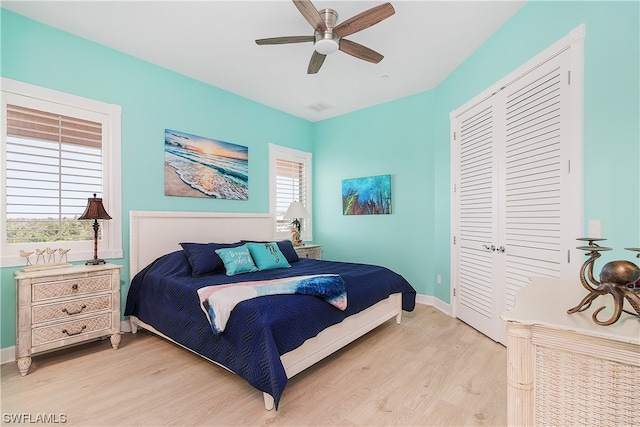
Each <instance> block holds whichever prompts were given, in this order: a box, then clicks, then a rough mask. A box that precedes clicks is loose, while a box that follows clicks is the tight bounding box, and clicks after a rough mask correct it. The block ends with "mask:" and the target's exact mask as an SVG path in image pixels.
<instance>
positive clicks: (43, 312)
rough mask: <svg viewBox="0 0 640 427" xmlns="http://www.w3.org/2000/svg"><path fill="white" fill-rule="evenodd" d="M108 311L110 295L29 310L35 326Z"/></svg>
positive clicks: (38, 306)
mask: <svg viewBox="0 0 640 427" xmlns="http://www.w3.org/2000/svg"><path fill="white" fill-rule="evenodd" d="M110 309H111V294H105V295H100V296H97V297H92V298H76V299H72V300H68V301H64V302H60V303H56V304H47V305H34V306H33V307H32V310H31V322H32V323H33V324H37V323H42V322H47V321H50V320H57V319H65V318H73V317H77V316H79V315H85V314H89V313H94V312H97V311H102V310H110Z"/></svg>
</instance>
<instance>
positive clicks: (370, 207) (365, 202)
mask: <svg viewBox="0 0 640 427" xmlns="http://www.w3.org/2000/svg"><path fill="white" fill-rule="evenodd" d="M342 213H343V214H344V215H375V214H390V213H391V175H378V176H369V177H365V178H352V179H343V180H342Z"/></svg>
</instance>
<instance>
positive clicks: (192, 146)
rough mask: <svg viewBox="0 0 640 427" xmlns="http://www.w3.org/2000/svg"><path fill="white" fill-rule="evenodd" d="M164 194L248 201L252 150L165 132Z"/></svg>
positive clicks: (227, 143)
mask: <svg viewBox="0 0 640 427" xmlns="http://www.w3.org/2000/svg"><path fill="white" fill-rule="evenodd" d="M164 194H165V195H167V196H181V197H205V198H212V199H231V200H248V198H249V148H248V147H245V146H243V145H238V144H232V143H230V142H224V141H218V140H216V139H211V138H205V137H202V136H197V135H191V134H189V133H185V132H179V131H176V130H171V129H165V131H164Z"/></svg>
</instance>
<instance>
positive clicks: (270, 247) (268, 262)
mask: <svg viewBox="0 0 640 427" xmlns="http://www.w3.org/2000/svg"><path fill="white" fill-rule="evenodd" d="M246 245H247V246H248V247H249V252H251V256H252V257H253V260H254V261H255V263H256V265H257V266H258V270H272V269H274V268H289V267H291V264H289V262H288V261H287V258H286V257H285V256H284V255H283V254H282V251H281V250H280V248H279V247H278V244H277V243H276V242H265V243H253V242H252V243H247V244H246Z"/></svg>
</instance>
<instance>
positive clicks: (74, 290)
mask: <svg viewBox="0 0 640 427" xmlns="http://www.w3.org/2000/svg"><path fill="white" fill-rule="evenodd" d="M71 290H72V291H73V292H78V284H77V283H74V284H73V286H72V287H71Z"/></svg>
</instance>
